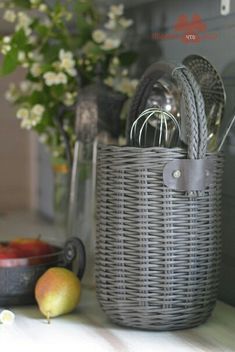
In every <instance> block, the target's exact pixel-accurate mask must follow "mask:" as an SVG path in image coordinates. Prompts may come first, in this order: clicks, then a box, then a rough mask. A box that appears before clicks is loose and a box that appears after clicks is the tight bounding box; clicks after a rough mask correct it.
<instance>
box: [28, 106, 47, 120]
mask: <svg viewBox="0 0 235 352" xmlns="http://www.w3.org/2000/svg"><path fill="white" fill-rule="evenodd" d="M44 111H45V107H44V106H43V105H41V104H36V105H34V106H33V108H32V110H31V114H33V115H36V116H39V117H42V115H43V113H44Z"/></svg>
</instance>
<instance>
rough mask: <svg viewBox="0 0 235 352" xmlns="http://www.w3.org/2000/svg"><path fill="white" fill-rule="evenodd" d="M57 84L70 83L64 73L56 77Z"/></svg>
mask: <svg viewBox="0 0 235 352" xmlns="http://www.w3.org/2000/svg"><path fill="white" fill-rule="evenodd" d="M56 82H57V84H66V83H67V82H68V78H67V76H66V75H65V74H64V73H63V72H60V73H58V74H57V75H56Z"/></svg>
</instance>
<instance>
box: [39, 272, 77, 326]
mask: <svg viewBox="0 0 235 352" xmlns="http://www.w3.org/2000/svg"><path fill="white" fill-rule="evenodd" d="M80 288H81V285H80V280H79V279H78V278H77V276H76V275H75V274H74V273H73V272H72V271H70V270H68V269H65V268H58V267H56V268H50V269H48V270H47V271H46V272H45V273H44V274H43V275H42V276H41V277H40V278H39V279H38V281H37V283H36V287H35V298H36V301H37V303H38V306H39V309H40V311H41V312H42V314H43V315H44V316H45V317H46V318H47V321H48V323H50V318H52V317H57V316H59V315H63V314H66V313H70V312H71V311H73V310H74V309H75V308H76V306H77V305H78V303H79V300H80Z"/></svg>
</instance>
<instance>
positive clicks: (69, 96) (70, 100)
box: [63, 92, 77, 106]
mask: <svg viewBox="0 0 235 352" xmlns="http://www.w3.org/2000/svg"><path fill="white" fill-rule="evenodd" d="M76 96H77V93H76V92H74V93H70V92H67V93H65V96H64V101H63V102H64V105H66V106H72V105H73V104H74V103H75V100H76Z"/></svg>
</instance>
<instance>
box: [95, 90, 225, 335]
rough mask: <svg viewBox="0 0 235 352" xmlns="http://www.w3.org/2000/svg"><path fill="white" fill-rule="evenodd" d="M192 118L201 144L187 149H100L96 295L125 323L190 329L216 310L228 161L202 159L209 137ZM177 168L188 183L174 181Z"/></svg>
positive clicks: (115, 318) (214, 157)
mask: <svg viewBox="0 0 235 352" xmlns="http://www.w3.org/2000/svg"><path fill="white" fill-rule="evenodd" d="M186 94H188V93H187V92H186ZM189 94H191V93H189ZM189 98H190V97H189ZM191 98H192V97H191ZM186 103H187V102H186ZM185 105H186V104H185ZM189 114H190V116H189V117H190V118H191V121H190V123H189V130H190V131H191V136H192V134H193V135H194V136H196V137H197V140H196V141H195V140H194V139H193V138H191V137H190V138H189V148H188V149H187V151H186V150H185V149H181V148H171V149H167V148H159V147H150V148H135V147H118V146H105V145H100V146H99V148H98V161H97V244H96V284H97V297H98V301H99V303H100V305H101V307H102V309H103V310H104V312H105V313H106V314H107V315H108V317H110V318H111V319H112V320H113V321H114V322H116V323H118V324H121V325H126V326H130V327H137V328H142V329H151V330H174V329H183V328H189V327H193V326H197V325H199V324H200V323H202V322H204V321H205V320H206V319H207V318H208V317H209V316H210V314H211V312H212V309H213V307H214V306H215V302H216V296H217V289H218V282H219V271H220V270H219V269H220V252H221V248H220V246H221V244H220V243H221V241H220V235H221V234H220V214H221V179H222V173H223V158H222V156H221V155H219V154H216V153H214V154H209V155H206V154H205V153H206V148H205V147H202V145H203V143H204V145H205V144H206V135H205V133H204V131H202V130H201V131H200V128H199V123H197V129H198V130H197V133H196V134H195V131H194V132H192V129H195V124H194V121H193V118H192V116H193V114H192V109H191V108H190V109H189ZM197 118H201V119H204V118H205V117H204V116H201V117H198V116H197ZM204 122H205V121H204ZM199 142H201V143H202V145H201V146H200V143H199ZM200 150H201V152H200ZM200 153H202V155H200ZM203 153H204V154H203ZM193 154H195V156H196V157H193ZM198 155H199V157H198ZM175 168H177V169H178V168H180V169H181V171H182V173H183V176H184V177H183V182H180V180H179V179H180V178H181V177H179V179H178V176H179V175H177V177H174V172H172V170H174V169H175ZM209 171H210V172H209ZM171 176H172V178H171ZM181 176H182V175H181ZM181 179H182V178H181Z"/></svg>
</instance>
